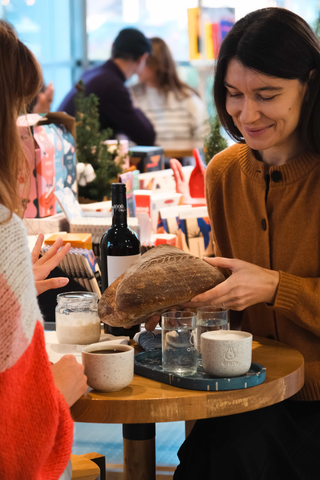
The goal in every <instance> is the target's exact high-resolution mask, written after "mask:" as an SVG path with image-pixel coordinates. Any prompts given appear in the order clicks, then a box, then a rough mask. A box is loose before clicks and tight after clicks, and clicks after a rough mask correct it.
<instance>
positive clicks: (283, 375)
mask: <svg viewBox="0 0 320 480" xmlns="http://www.w3.org/2000/svg"><path fill="white" fill-rule="evenodd" d="M252 357H253V358H252V360H253V361H254V362H256V363H259V364H261V365H263V366H265V367H266V369H267V375H266V380H265V382H264V383H262V384H261V385H257V386H256V387H251V388H248V389H242V390H229V391H220V392H205V391H199V390H186V389H182V388H177V387H172V386H170V385H167V384H164V383H160V382H156V381H154V380H150V379H148V378H145V377H140V376H138V375H135V376H134V378H133V381H132V382H131V384H130V385H129V386H128V387H126V388H125V389H123V390H121V391H120V392H114V393H100V392H96V391H94V390H91V391H90V392H88V393H87V394H86V395H84V396H82V397H81V398H80V399H79V400H78V401H77V402H76V403H75V405H74V406H73V407H72V409H71V412H72V416H73V419H74V420H75V421H76V422H89V423H122V424H123V459H124V464H123V468H124V473H125V475H124V478H125V479H126V480H136V479H137V478H139V479H141V480H153V479H155V478H156V476H155V423H157V422H176V421H181V420H184V421H190V420H197V419H201V418H210V417H220V416H226V415H233V414H237V413H243V412H248V411H251V410H256V409H259V408H263V407H267V406H269V405H273V404H275V403H278V402H281V401H283V400H285V399H287V398H289V397H291V396H292V395H294V394H295V393H297V392H298V391H299V390H300V389H301V388H302V386H303V382H304V359H303V356H302V355H301V353H300V352H298V351H297V350H295V349H293V348H291V347H288V346H286V345H284V344H282V343H280V342H276V341H274V340H269V339H265V338H258V337H257V338H255V339H254V342H253V352H252Z"/></svg>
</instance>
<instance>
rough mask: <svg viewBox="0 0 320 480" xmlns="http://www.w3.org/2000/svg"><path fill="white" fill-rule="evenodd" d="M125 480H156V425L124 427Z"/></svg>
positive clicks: (130, 425) (146, 424)
mask: <svg viewBox="0 0 320 480" xmlns="http://www.w3.org/2000/svg"><path fill="white" fill-rule="evenodd" d="M122 433H123V472H124V480H156V449H155V436H156V428H155V424H154V423H131V424H124V425H123V426H122Z"/></svg>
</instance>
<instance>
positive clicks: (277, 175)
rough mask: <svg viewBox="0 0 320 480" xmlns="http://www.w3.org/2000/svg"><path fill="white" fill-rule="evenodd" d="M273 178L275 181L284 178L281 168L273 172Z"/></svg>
mask: <svg viewBox="0 0 320 480" xmlns="http://www.w3.org/2000/svg"><path fill="white" fill-rule="evenodd" d="M271 180H272V181H273V182H275V183H278V182H281V180H282V173H281V172H279V170H275V171H274V172H272V173H271Z"/></svg>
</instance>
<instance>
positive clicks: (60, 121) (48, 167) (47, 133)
mask: <svg viewBox="0 0 320 480" xmlns="http://www.w3.org/2000/svg"><path fill="white" fill-rule="evenodd" d="M17 125H18V127H19V130H20V133H21V139H22V147H23V149H24V152H25V155H26V158H27V161H28V164H29V169H30V174H31V179H30V181H28V179H25V185H24V187H23V191H24V194H25V195H26V196H28V198H29V200H30V201H29V203H28V205H27V208H26V211H25V217H26V218H36V217H38V218H43V217H47V216H50V215H54V214H55V213H56V199H55V197H54V192H55V191H56V190H58V189H60V188H64V186H65V185H68V186H70V187H71V188H72V190H73V192H74V194H75V195H76V193H77V186H76V154H75V140H74V137H75V133H76V129H75V119H74V118H73V117H71V116H69V115H67V114H66V113H63V112H49V113H48V114H46V116H41V115H38V114H30V115H23V116H21V117H19V118H18V120H17ZM29 129H31V133H32V137H31V136H30V133H29ZM29 186H30V193H29V192H27V191H28V189H29ZM22 198H26V197H25V196H23V197H22ZM58 211H61V210H60V208H58Z"/></svg>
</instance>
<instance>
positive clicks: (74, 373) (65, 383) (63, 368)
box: [51, 355, 88, 407]
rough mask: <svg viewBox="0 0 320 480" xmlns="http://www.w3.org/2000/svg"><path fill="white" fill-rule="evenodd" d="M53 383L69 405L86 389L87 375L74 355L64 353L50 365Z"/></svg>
mask: <svg viewBox="0 0 320 480" xmlns="http://www.w3.org/2000/svg"><path fill="white" fill-rule="evenodd" d="M51 370H52V374H53V379H54V384H55V386H56V387H57V389H58V390H59V391H60V393H62V395H63V397H64V399H65V401H66V402H67V404H68V406H69V407H72V405H73V404H74V403H75V402H76V401H77V400H79V398H80V397H81V396H82V395H83V394H84V393H85V392H86V391H87V388H88V384H87V377H86V376H85V374H84V366H83V365H81V363H78V362H77V360H76V357H75V356H74V355H64V356H63V357H62V358H60V360H59V361H58V362H57V363H54V364H53V365H51Z"/></svg>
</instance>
